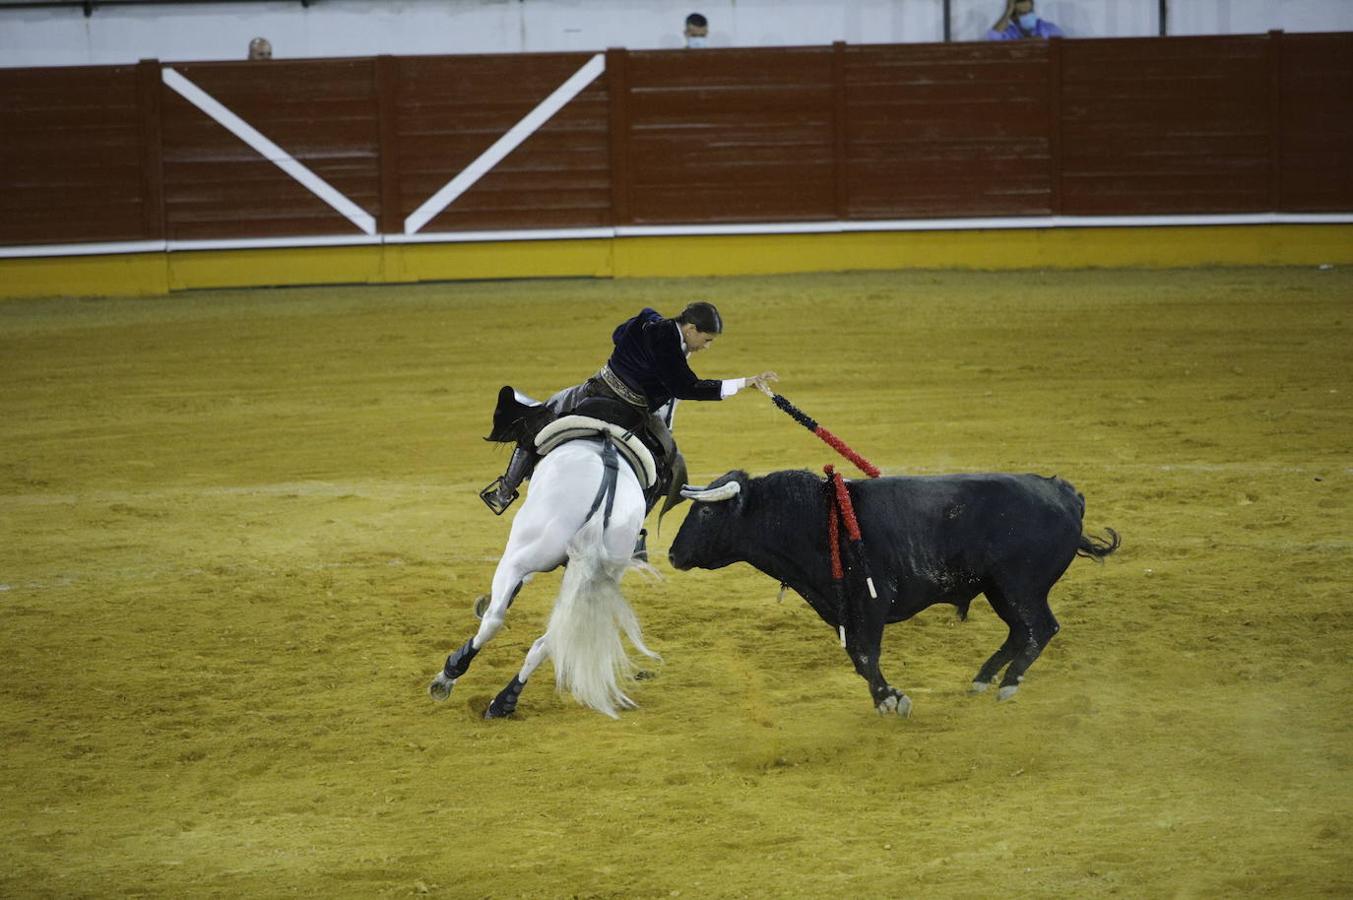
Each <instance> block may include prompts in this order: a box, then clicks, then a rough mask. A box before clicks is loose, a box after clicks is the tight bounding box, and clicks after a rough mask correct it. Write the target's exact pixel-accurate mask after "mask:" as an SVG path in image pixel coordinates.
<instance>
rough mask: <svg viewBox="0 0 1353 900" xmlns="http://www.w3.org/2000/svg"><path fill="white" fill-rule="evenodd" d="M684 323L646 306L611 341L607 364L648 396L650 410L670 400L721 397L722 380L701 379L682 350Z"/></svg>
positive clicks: (619, 328)
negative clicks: (611, 348)
mask: <svg viewBox="0 0 1353 900" xmlns="http://www.w3.org/2000/svg"><path fill="white" fill-rule="evenodd" d="M680 328H681V326H679V325H678V324H677V323H676V321H675V320H674V319H664V318H663V317H662V316H660V315H659V314H658V313H657V312H656V311H655V310H652V309H649V308H648V307H644V309H643V310H642V311H640V313H639V315H637V316H635V317H634V318H632V319H629V320H627V321H625V322H623V323H622V324H621V325H620V326H619V327H618V328H616V330H615V333H614V334H613V335H611V340H612V341H614V342H615V352H613V353H612V354H611V358H610V360H609V361H608V362H607V365H609V366H610V367H611V371H612V372H614V373H615V374H616V375H618V376H620V378H621V380H623V381H624V382H625V384H627V385H629V386H630V387H631V388H633V389H634V390H636V391H638V392H639V393H641V394H643V395H644V396H645V397H647V398H648V408H649V410H656V409H658V408H659V407H661V406H662V405H663V404H664V403H666V402H667V401H668V400H671V399H672V398H673V397H676V398H677V399H678V400H719V399H721V389H722V387H723V382H722V381H719V380H717V379H709V378H698V377H696V374H695V373H694V372H692V371H691V367H690V366H689V365H687V364H686V354H685V353H684V352H683V351H682V349H681V331H680Z"/></svg>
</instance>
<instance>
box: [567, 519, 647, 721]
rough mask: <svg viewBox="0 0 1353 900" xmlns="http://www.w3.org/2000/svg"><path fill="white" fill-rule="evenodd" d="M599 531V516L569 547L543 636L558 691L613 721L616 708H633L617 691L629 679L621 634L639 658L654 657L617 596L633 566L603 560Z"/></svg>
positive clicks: (634, 619) (631, 671) (630, 667)
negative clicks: (552, 608) (546, 633)
mask: <svg viewBox="0 0 1353 900" xmlns="http://www.w3.org/2000/svg"><path fill="white" fill-rule="evenodd" d="M603 530H604V526H603V524H602V517H601V516H600V515H597V516H594V517H593V518H592V519H591V520H589V521H588V522H587V523H586V524H585V525H583V527H582V528H581V529H579V531H578V533H577V534H576V535H575V536H574V538H573V540H572V541H570V542H569V547H568V568H566V569H565V570H564V578H563V582H562V583H561V584H560V586H559V599H558V600H556V601H555V603H554V611H553V612H551V613H550V626H549V632H548V634H549V643H550V657H551V659H552V660H553V662H554V675H555V684H556V685H557V686H558V688H559V689H560V690H567V691H569V692H570V693H572V694H573V696H574V698H575V699H576V700H577V701H578V702H579V703H581V704H583V705H584V706H590V707H592V708H593V709H595V710H597V711H598V712H603V713H605V714H606V715H608V716H610V717H611V718H617V716H616V708H617V707H619V708H621V709H628V708H630V707H633V706H634V705H635V704H634V701H633V700H631V699H630V698H629V697H627V696H625V692H624V691H623V690H621V689H620V681H621V679H628V678H631V677H633V674H634V664H633V663H632V662H630V658H629V655H628V654H627V653H626V652H625V646H624V644H623V643H622V642H621V639H620V636H621V632H624V634H625V636H626V637H628V638H629V641H630V643H631V644H633V645H634V646H635V648H636V649H637V650H639V651H640V652H641V653H644V654H645V655H647V656H650V657H652V658H654V659H657V658H659V657H658V654H656V653H654V652H653V651H652V650H650V649H648V647H646V646H645V645H644V639H643V634H642V633H641V632H640V629H639V619H638V618H637V617H636V616H635V615H634V610H633V609H631V608H630V605H629V604H628V603H626V602H625V598H624V597H623V596H622V595H621V593H620V579H621V576H623V575H624V574H625V570H626V569H628V568H630V566H631V565H632V563H631V561H630V560H628V559H624V560H615V559H612V558H611V557H609V556H608V555H607V553H606V546H605V544H604V542H603V541H602V532H603Z"/></svg>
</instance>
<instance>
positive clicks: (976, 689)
mask: <svg viewBox="0 0 1353 900" xmlns="http://www.w3.org/2000/svg"><path fill="white" fill-rule="evenodd" d="M989 687H991V682H990V681H974V682H973V683H972V687H970V688H968V693H969V694H984V693H986V690H987V688H989Z"/></svg>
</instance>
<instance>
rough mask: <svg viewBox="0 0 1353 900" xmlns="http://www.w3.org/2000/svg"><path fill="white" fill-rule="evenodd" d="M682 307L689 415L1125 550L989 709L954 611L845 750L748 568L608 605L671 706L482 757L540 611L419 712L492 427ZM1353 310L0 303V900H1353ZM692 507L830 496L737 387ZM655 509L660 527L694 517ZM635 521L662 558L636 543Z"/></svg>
mask: <svg viewBox="0 0 1353 900" xmlns="http://www.w3.org/2000/svg"><path fill="white" fill-rule="evenodd" d="M695 297H707V298H709V299H712V300H713V301H714V302H716V303H717V304H718V305H719V306H720V308H721V309H722V310H723V312H724V314H725V317H726V319H727V321H728V323H729V327H728V333H727V334H726V335H725V336H724V337H723V338H722V339H721V340H720V341H719V342H718V343H717V344H716V345H715V347H714V348H713V349H712V350H711V351H710V352H708V353H705V354H702V355H701V357H699V358H697V359H696V361H695V362H696V366H695V367H696V369H697V371H699V372H701V373H702V374H704V375H707V376H716V377H717V376H732V375H746V374H752V373H754V372H757V371H760V370H762V369H763V368H774V369H777V370H778V371H779V373H780V375H781V378H782V381H781V383H780V385H779V386H778V387H779V389H780V390H781V391H782V393H784V394H785V396H787V397H789V398H790V399H791V400H793V401H794V402H795V403H797V404H798V405H799V406H800V407H802V408H803V409H804V410H806V411H807V412H809V413H810V414H812V415H814V416H816V417H817V418H818V419H819V420H821V422H822V423H823V424H824V425H826V426H827V427H829V428H831V429H832V430H833V431H835V432H836V433H837V434H839V435H841V436H842V437H843V438H845V439H846V440H847V441H849V442H850V443H851V444H852V445H853V446H854V447H856V448H857V449H858V450H860V451H861V452H862V453H864V454H865V455H866V456H868V457H870V458H871V459H872V460H873V461H874V462H875V463H877V464H879V465H880V466H881V467H882V468H883V469H884V470H885V472H887V473H893V474H900V473H936V472H950V471H970V470H988V469H990V470H1010V471H1034V472H1039V473H1042V474H1054V473H1055V474H1058V475H1061V476H1063V477H1064V478H1067V479H1068V480H1070V481H1071V482H1073V483H1074V484H1075V485H1076V486H1077V487H1078V488H1079V489H1080V490H1081V491H1082V492H1083V493H1084V494H1085V496H1086V497H1087V500H1088V509H1087V514H1086V526H1087V528H1089V529H1090V530H1093V531H1102V529H1103V528H1104V527H1105V526H1111V527H1113V528H1115V529H1116V530H1118V531H1119V532H1121V533H1122V535H1123V538H1124V545H1123V548H1122V550H1120V551H1119V552H1118V553H1117V554H1115V555H1114V556H1112V557H1110V558H1109V559H1108V560H1107V561H1106V562H1105V563H1104V564H1103V565H1096V564H1094V563H1091V562H1089V561H1085V560H1079V561H1077V562H1076V563H1074V564H1073V566H1072V568H1071V570H1070V572H1068V574H1067V576H1066V577H1065V578H1064V579H1063V581H1062V582H1061V584H1060V585H1059V586H1058V587H1057V588H1056V589H1055V590H1054V593H1053V596H1052V607H1053V609H1054V611H1055V612H1056V613H1057V615H1058V618H1059V619H1060V620H1061V623H1062V626H1063V628H1062V632H1061V634H1060V635H1059V636H1058V637H1057V639H1056V640H1054V641H1053V643H1052V645H1051V646H1050V647H1049V649H1048V650H1047V651H1046V652H1045V653H1044V655H1043V657H1042V659H1040V660H1039V662H1038V663H1037V664H1036V665H1035V666H1034V667H1033V668H1032V669H1031V670H1030V673H1029V678H1028V680H1027V681H1026V682H1025V686H1024V688H1023V690H1021V691H1020V693H1019V695H1018V697H1017V698H1016V699H1015V700H1014V701H1012V702H1010V703H1005V704H998V703H997V702H996V700H995V697H994V696H993V695H994V692H991V693H988V694H987V695H984V696H978V697H970V696H968V695H967V694H966V689H967V686H968V683H969V681H970V679H971V677H972V675H973V674H974V673H975V671H976V669H977V667H978V665H979V664H980V663H981V662H982V661H983V660H984V659H985V658H986V656H987V655H988V654H990V653H991V652H992V651H993V650H994V649H995V647H996V646H997V645H998V644H999V643H1000V642H1001V640H1002V639H1003V637H1004V627H1003V626H1002V625H1001V624H1000V622H999V620H998V619H997V618H996V617H995V615H994V614H993V613H992V612H991V610H990V607H988V606H987V605H986V603H985V602H984V601H982V600H980V599H979V600H978V601H977V602H976V603H974V605H973V613H972V616H971V618H970V620H969V621H968V622H966V623H959V622H956V621H955V619H954V616H953V613H952V610H951V609H950V608H948V607H943V608H936V609H932V610H930V611H928V612H926V613H924V614H922V615H921V616H919V617H918V618H917V619H915V620H913V621H910V622H907V623H903V624H899V625H894V626H891V627H890V628H889V631H888V635H887V638H886V641H885V648H884V654H885V656H884V667H885V671H886V672H887V673H888V674H889V675H890V676H891V678H892V681H893V683H894V684H896V685H897V686H898V687H901V688H903V689H904V690H906V691H907V692H908V693H909V694H910V695H911V697H912V699H913V700H914V701H915V703H916V707H915V711H914V715H913V717H912V718H911V719H910V720H905V721H903V720H898V719H895V718H893V719H883V718H880V717H879V716H877V715H876V714H875V713H874V710H873V706H872V704H871V703H870V701H869V697H868V693H867V690H866V688H865V685H864V683H863V682H862V681H861V680H860V679H859V678H858V677H857V676H856V675H855V674H854V672H853V671H852V669H851V668H850V666H849V664H848V662H847V660H846V659H845V657H844V654H843V653H842V652H841V651H840V649H839V648H838V646H837V644H836V642H835V639H834V635H833V634H832V633H831V632H830V630H829V629H827V628H826V627H825V626H824V625H823V624H822V623H821V622H820V620H818V619H817V617H816V616H815V615H813V614H812V612H811V611H810V610H809V609H808V607H807V606H806V604H804V603H803V602H802V600H800V599H798V598H797V597H795V596H793V595H791V596H790V597H788V598H786V599H785V600H784V602H783V603H778V604H777V603H776V592H777V585H776V584H775V583H773V582H772V581H771V580H770V579H768V578H765V577H763V576H761V575H759V574H758V573H756V572H754V571H753V570H751V569H749V568H748V567H746V566H737V567H734V568H731V569H726V570H724V571H721V572H695V573H678V572H673V571H672V570H671V567H670V566H668V565H667V563H666V559H665V557H664V556H663V554H662V552H661V551H663V550H665V548H666V547H667V546H668V544H669V542H670V540H671V538H672V536H673V535H674V534H675V531H676V527H677V525H678V524H679V520H680V515H677V516H675V517H674V518H671V519H669V520H668V522H667V523H666V525H665V527H664V528H663V532H662V535H661V537H659V538H657V539H656V540H655V541H654V542H653V545H654V547H655V549H656V550H657V551H659V552H658V553H655V557H656V560H657V564H658V567H659V569H661V570H662V571H663V573H664V575H665V578H664V580H661V581H646V580H645V579H643V578H642V577H636V576H632V577H630V578H628V579H627V580H626V582H625V584H626V591H627V594H628V596H629V598H630V600H631V602H632V604H633V605H634V606H635V608H636V609H637V611H638V612H639V615H640V618H641V620H642V621H643V624H644V627H645V632H646V634H647V636H648V638H649V642H650V644H651V645H652V646H653V647H654V648H655V649H657V650H658V651H659V652H661V653H662V654H663V656H664V657H665V664H664V665H663V666H662V667H661V668H660V669H659V670H658V671H657V673H656V677H654V678H653V679H651V680H646V681H641V682H638V683H636V684H635V685H634V688H633V691H632V696H634V697H635V698H636V699H637V700H638V701H639V702H640V704H641V708H640V709H638V710H636V711H633V712H629V713H627V714H625V715H624V716H623V717H622V718H621V719H620V720H619V721H611V720H609V719H606V718H604V717H603V716H600V715H598V714H596V713H594V712H591V711H588V710H585V709H583V708H581V707H578V706H577V705H576V704H574V703H573V702H572V701H571V700H570V699H568V698H566V697H565V698H561V697H558V696H556V695H555V694H554V692H553V684H552V671H551V670H550V668H549V667H548V666H545V667H543V668H542V669H541V671H540V672H539V673H538V674H537V676H536V678H535V679H534V680H533V681H532V683H531V684H530V685H529V686H528V688H527V690H526V693H525V694H524V695H523V698H522V706H521V709H520V712H519V713H518V716H517V719H516V720H513V721H505V722H504V721H495V722H485V721H483V720H482V719H481V718H480V713H481V712H482V711H483V709H484V707H485V706H486V705H487V703H488V700H489V699H490V698H491V697H492V696H493V694H494V693H496V692H497V691H498V689H499V688H501V687H502V686H503V685H504V684H505V683H506V682H507V681H508V679H509V678H510V677H511V675H512V674H513V673H514V672H515V671H516V669H517V668H518V666H519V665H520V663H521V660H522V656H523V654H524V652H525V650H526V648H527V647H528V646H529V644H530V642H531V641H532V640H533V639H534V638H535V637H536V636H537V635H538V634H539V633H540V631H541V630H542V628H543V623H544V621H545V619H546V617H547V615H548V611H549V606H550V601H551V599H552V596H553V591H554V588H555V587H556V586H557V584H558V576H557V574H556V575H550V576H543V577H542V578H540V579H538V580H537V581H536V582H535V583H534V584H532V585H531V586H529V587H528V588H527V590H526V591H525V592H523V594H522V596H521V597H520V598H519V600H518V602H517V604H516V606H515V607H514V609H513V611H512V614H511V616H510V617H509V619H508V628H507V629H506V630H505V631H504V632H503V633H502V634H501V635H500V636H499V638H498V640H497V641H495V642H494V643H492V644H490V645H489V647H488V648H487V649H486V650H484V651H483V652H482V653H481V654H480V656H479V658H478V659H477V660H476V661H475V664H474V667H473V668H472V669H471V671H470V673H469V674H468V675H467V676H466V677H465V678H463V679H462V680H461V682H460V684H459V685H458V686H457V688H456V691H455V693H454V694H453V695H452V697H451V699H450V700H449V701H448V702H447V703H446V704H444V705H437V704H434V703H433V702H432V701H431V700H429V698H428V696H427V694H426V692H425V688H426V685H427V682H428V680H429V679H430V677H431V676H432V675H433V674H434V673H435V672H436V671H437V670H438V668H439V667H440V666H441V664H442V661H443V659H444V658H445V655H446V653H447V652H448V651H449V650H451V649H453V648H454V647H455V646H457V645H459V644H460V643H461V642H462V641H463V640H464V639H465V638H466V637H468V636H469V635H470V634H471V633H472V632H473V630H474V628H475V626H476V622H475V620H474V618H473V615H472V613H471V603H472V601H473V599H474V597H475V596H476V595H477V594H479V593H480V592H481V591H483V590H484V589H485V588H486V587H487V584H488V581H489V577H490V573H491V572H492V569H493V565H494V563H495V561H496V557H497V554H498V553H499V552H500V550H501V547H502V545H503V542H504V540H505V537H506V534H507V529H508V517H504V518H502V519H496V518H494V517H493V516H492V515H490V514H489V512H488V511H487V510H485V508H484V507H483V506H482V505H481V504H480V502H479V500H478V499H477V498H476V496H475V494H476V492H477V490H478V489H479V488H480V487H481V486H483V485H484V484H485V483H486V482H488V481H489V480H490V479H491V478H493V477H494V476H495V475H496V474H498V472H499V471H500V470H501V466H502V464H503V462H504V460H505V458H506V457H505V455H504V454H503V453H502V452H501V451H500V450H499V449H498V448H496V447H493V446H490V445H488V444H486V443H484V442H483V441H482V440H481V439H480V437H481V435H483V434H484V433H486V430H487V426H488V419H489V413H490V410H491V406H492V403H493V400H494V395H495V391H496V389H497V388H498V386H499V385H500V384H502V383H505V382H511V383H513V384H515V385H517V386H518V387H519V388H521V389H522V390H525V391H527V392H528V393H533V394H535V395H537V396H543V395H545V394H548V393H549V392H551V391H553V390H555V389H557V388H559V387H563V386H565V385H567V384H570V383H573V382H575V381H577V380H579V379H581V378H583V377H585V376H587V375H589V374H590V373H591V372H593V371H594V370H595V369H596V368H597V366H598V365H599V364H600V363H601V362H602V361H603V359H604V358H605V356H606V354H607V352H608V347H609V340H608V337H609V332H610V328H611V327H612V326H613V325H614V324H615V323H617V322H618V321H620V320H621V319H623V318H625V317H627V316H629V315H632V314H633V313H634V312H636V311H637V310H638V309H639V308H640V307H641V306H644V305H655V306H657V307H659V308H660V309H662V310H664V311H666V312H668V313H675V312H676V311H678V310H679V309H680V308H681V306H682V305H683V304H684V303H685V302H686V301H687V300H688V299H692V298H695ZM1351 301H1353V271H1350V270H1337V271H1316V270H1258V269H1256V270H1219V271H1195V272H1080V273H1069V274H1037V273H1034V274H994V273H978V274H973V273H966V274H964V273H938V272H933V273H906V274H900V273H887V274H864V275H830V276H808V277H784V278H757V279H750V278H749V279H722V280H690V281H618V282H610V281H557V282H533V283H492V284H444V285H424V286H410V287H402V288H343V289H327V288H326V289H303V290H301V289H297V290H272V291H267V290H262V291H247V292H245V291H235V292H215V293H191V294H183V295H176V296H172V297H168V298H159V299H149V300H97V301H77V300H35V301H11V302H6V303H3V304H0V347H2V348H3V350H0V376H2V377H3V382H2V383H3V394H0V422H2V423H3V446H4V453H3V456H2V457H0V521H3V523H4V530H5V533H6V537H5V539H4V540H3V542H2V543H0V652H2V653H3V656H4V659H5V661H6V667H5V673H4V678H3V680H2V681H0V739H2V740H3V744H4V748H5V752H4V755H3V761H2V762H0V806H2V807H3V809H4V815H3V817H2V818H0V895H3V896H6V897H30V896H40V897H41V896H54V897H55V896H60V897H86V896H88V897H103V896H153V897H188V896H219V897H235V896H298V897H299V896H304V897H312V896H325V897H373V896H408V895H431V896H441V897H518V896H527V897H554V896H574V895H576V896H582V897H615V898H630V897H669V896H685V897H705V896H713V897H740V896H746V897H826V896H831V897H885V896H886V897H910V896H918V897H919V896H925V897H987V896H999V895H1013V896H1024V897H1029V896H1042V897H1093V896H1103V895H1113V894H1117V895H1122V896H1133V897H1235V896H1242V895H1247V896H1272V897H1284V898H1287V897H1312V896H1330V897H1334V896H1341V897H1346V896H1349V895H1351V894H1353V850H1350V843H1353V727H1351V726H1353V714H1350V712H1349V708H1348V706H1347V705H1346V704H1347V703H1349V702H1350V701H1353V692H1350V690H1349V688H1350V686H1351V685H1350V675H1349V672H1350V671H1351V669H1350V663H1351V662H1353V659H1351V658H1350V657H1351V656H1353V653H1351V652H1350V648H1351V647H1353V644H1351V643H1350V633H1351V629H1350V624H1353V622H1351V619H1353V615H1351V611H1353V603H1351V602H1350V599H1349V589H1350V586H1353V552H1351V551H1353V527H1351V526H1353V515H1351V514H1350V509H1351V508H1353V457H1350V446H1351V445H1353V379H1351V378H1350V375H1351V374H1353V362H1350V348H1353V306H1351ZM677 431H678V437H679V438H680V440H681V442H682V446H683V448H684V450H685V452H686V454H687V457H688V460H689V462H690V465H691V469H692V474H693V476H694V477H695V478H697V479H700V480H705V479H709V478H712V477H714V476H716V475H719V474H721V473H723V472H724V471H726V470H728V469H731V468H745V469H747V470H749V471H751V472H753V473H764V472H767V471H770V470H772V469H778V468H811V469H814V470H820V469H821V466H822V465H823V464H824V463H827V462H840V461H839V460H838V459H837V458H836V457H835V456H834V454H832V453H831V451H830V450H829V449H828V448H827V447H826V446H825V445H823V444H821V443H820V442H818V441H817V440H816V439H815V438H813V436H812V435H810V434H808V433H807V432H806V431H804V430H802V429H801V428H799V427H798V426H797V425H795V424H794V423H793V422H792V421H790V420H789V419H788V418H787V417H786V416H784V415H783V414H782V413H780V412H778V411H777V410H775V409H774V408H773V407H772V406H771V405H770V404H769V403H768V402H767V401H766V400H765V398H764V397H762V396H761V395H759V394H757V393H756V392H754V391H749V392H746V393H744V394H741V395H739V396H737V397H735V398H733V399H731V400H729V401H727V402H725V403H723V404H693V403H688V404H685V405H683V407H682V409H681V411H680V412H679V414H678V430H677ZM685 509H686V507H683V508H682V510H681V514H684V511H685ZM651 528H652V523H650V529H651Z"/></svg>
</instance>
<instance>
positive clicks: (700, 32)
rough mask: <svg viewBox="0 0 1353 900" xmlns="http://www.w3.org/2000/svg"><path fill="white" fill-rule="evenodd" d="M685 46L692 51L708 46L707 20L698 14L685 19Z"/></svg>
mask: <svg viewBox="0 0 1353 900" xmlns="http://www.w3.org/2000/svg"><path fill="white" fill-rule="evenodd" d="M685 35H686V46H687V47H688V48H690V49H692V50H695V49H698V48H700V47H708V46H709V20H708V19H706V18H705V17H704V16H702V15H700V14H699V13H691V14H690V15H689V16H687V17H686V31H685Z"/></svg>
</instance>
